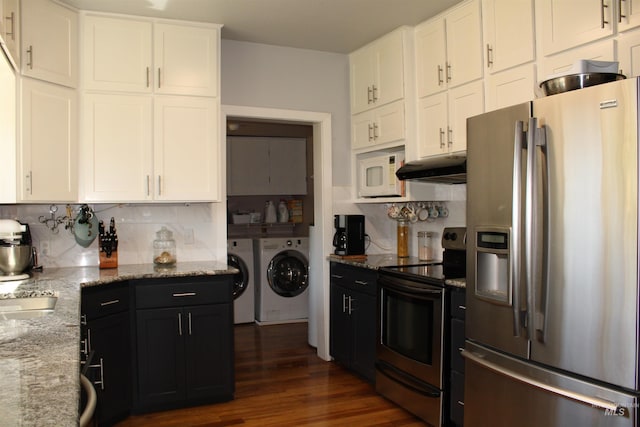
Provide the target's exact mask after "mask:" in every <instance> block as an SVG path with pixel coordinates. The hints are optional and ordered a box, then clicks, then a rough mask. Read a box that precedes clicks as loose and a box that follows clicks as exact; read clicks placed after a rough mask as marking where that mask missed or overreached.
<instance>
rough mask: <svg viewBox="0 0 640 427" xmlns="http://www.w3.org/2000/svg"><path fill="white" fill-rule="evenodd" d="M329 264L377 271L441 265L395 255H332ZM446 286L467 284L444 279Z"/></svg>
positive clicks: (462, 280) (462, 286)
mask: <svg viewBox="0 0 640 427" xmlns="http://www.w3.org/2000/svg"><path fill="white" fill-rule="evenodd" d="M327 259H328V260H329V261H331V262H339V263H341V264H348V265H352V266H354V267H362V268H369V269H371V270H377V269H379V268H383V267H395V266H398V265H416V264H425V263H441V262H442V261H441V260H435V259H434V260H426V261H424V260H421V259H419V258H418V257H408V258H398V256H397V255H396V254H376V255H365V256H362V257H355V256H354V257H351V258H339V257H336V256H334V255H329V257H328V258H327ZM444 284H445V285H447V286H452V287H455V288H462V289H464V288H466V287H467V282H466V280H465V278H458V279H446V280H445V282H444Z"/></svg>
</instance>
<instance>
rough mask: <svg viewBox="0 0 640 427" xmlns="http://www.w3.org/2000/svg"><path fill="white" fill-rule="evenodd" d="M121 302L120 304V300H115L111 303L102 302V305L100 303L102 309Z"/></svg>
mask: <svg viewBox="0 0 640 427" xmlns="http://www.w3.org/2000/svg"><path fill="white" fill-rule="evenodd" d="M119 302H120V300H119V299H114V300H111V301H105V302H101V303H100V307H105V306H107V305H113V304H118V303H119Z"/></svg>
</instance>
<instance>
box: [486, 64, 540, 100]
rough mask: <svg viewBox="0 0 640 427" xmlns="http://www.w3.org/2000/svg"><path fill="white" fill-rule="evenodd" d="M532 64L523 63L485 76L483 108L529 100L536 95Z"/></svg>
mask: <svg viewBox="0 0 640 427" xmlns="http://www.w3.org/2000/svg"><path fill="white" fill-rule="evenodd" d="M535 87H536V77H535V66H534V64H524V65H520V66H517V67H514V68H510V69H508V70H505V71H501V72H499V73H494V74H489V75H488V76H487V77H486V78H485V93H486V100H485V110H486V111H492V110H497V109H498V108H503V107H508V106H510V105H514V104H519V103H522V102H527V101H531V100H532V99H534V98H535V97H536V92H535Z"/></svg>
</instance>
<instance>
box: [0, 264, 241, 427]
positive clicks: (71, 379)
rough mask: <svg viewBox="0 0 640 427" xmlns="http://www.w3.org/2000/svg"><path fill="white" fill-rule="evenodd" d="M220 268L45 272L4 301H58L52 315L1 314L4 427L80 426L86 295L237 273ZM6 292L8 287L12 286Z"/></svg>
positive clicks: (0, 377) (0, 395) (147, 267)
mask: <svg viewBox="0 0 640 427" xmlns="http://www.w3.org/2000/svg"><path fill="white" fill-rule="evenodd" d="M237 272H238V270H236V269H235V268H233V267H228V266H227V265H226V264H223V263H217V262H185V263H178V264H176V266H175V267H173V268H157V267H154V265H153V264H139V265H122V266H119V267H118V268H116V269H109V270H100V269H99V268H98V267H97V266H96V267H69V268H57V269H46V268H45V269H44V271H42V272H35V273H33V276H32V277H31V278H29V279H26V280H24V281H21V282H20V283H19V285H18V286H17V288H15V289H14V290H11V292H1V296H0V298H14V297H16V296H22V295H25V294H28V295H30V296H39V295H51V294H52V293H54V294H55V295H57V296H58V300H57V303H56V306H55V310H54V311H53V313H51V314H47V315H44V316H42V317H35V318H31V319H3V318H2V316H1V313H0V408H2V410H1V412H2V419H1V420H0V425H3V426H4V425H7V426H21V427H28V426H38V427H40V426H56V427H58V426H77V425H78V418H79V396H80V376H79V371H80V290H81V288H83V287H86V286H99V285H105V284H108V283H112V282H119V281H123V280H129V279H143V278H159V277H181V276H182V277H184V276H205V275H216V274H234V273H237ZM3 286H5V287H6V286H7V284H6V282H5V284H4V285H3Z"/></svg>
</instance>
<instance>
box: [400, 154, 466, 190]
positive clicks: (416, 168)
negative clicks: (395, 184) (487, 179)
mask: <svg viewBox="0 0 640 427" xmlns="http://www.w3.org/2000/svg"><path fill="white" fill-rule="evenodd" d="M396 176H397V177H398V179H400V180H417V181H426V182H435V183H441V184H464V183H466V182H467V158H466V156H464V155H459V156H442V157H430V158H426V159H422V160H416V161H414V162H409V163H407V164H405V165H404V166H402V167H401V168H400V169H398V171H397V172H396Z"/></svg>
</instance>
